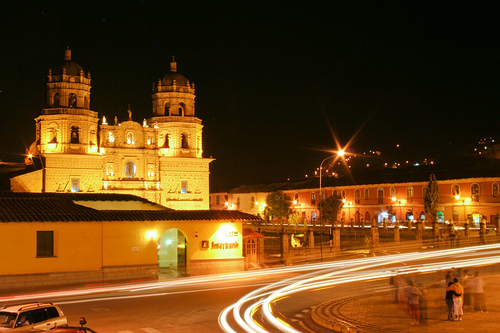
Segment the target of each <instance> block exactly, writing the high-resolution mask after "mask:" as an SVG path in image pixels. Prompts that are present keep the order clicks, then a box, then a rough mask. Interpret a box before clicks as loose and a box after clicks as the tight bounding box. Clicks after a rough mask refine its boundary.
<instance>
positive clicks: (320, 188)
mask: <svg viewBox="0 0 500 333" xmlns="http://www.w3.org/2000/svg"><path fill="white" fill-rule="evenodd" d="M343 155H344V151H343V150H339V151H337V154H336V155H332V156H328V157H326V158H325V159H324V160H323V161H321V164H320V165H319V200H320V201H319V242H320V251H321V255H320V256H321V261H323V205H322V201H323V190H322V182H321V180H322V175H323V163H325V161H326V160H329V159H330V158H333V157H339V156H343Z"/></svg>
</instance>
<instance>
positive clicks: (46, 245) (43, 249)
mask: <svg viewBox="0 0 500 333" xmlns="http://www.w3.org/2000/svg"><path fill="white" fill-rule="evenodd" d="M36 256H37V257H53V256H54V231H37V232H36Z"/></svg>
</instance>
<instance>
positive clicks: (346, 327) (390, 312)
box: [311, 275, 500, 333]
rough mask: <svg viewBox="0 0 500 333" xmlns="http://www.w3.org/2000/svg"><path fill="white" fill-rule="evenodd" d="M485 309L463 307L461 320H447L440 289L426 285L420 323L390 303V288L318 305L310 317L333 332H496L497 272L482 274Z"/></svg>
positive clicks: (499, 316)
mask: <svg viewBox="0 0 500 333" xmlns="http://www.w3.org/2000/svg"><path fill="white" fill-rule="evenodd" d="M482 278H483V280H484V282H485V283H486V286H485V288H484V289H485V297H486V307H487V309H488V313H476V312H474V308H473V306H470V307H464V316H463V320H462V321H448V320H447V306H446V303H445V293H444V289H443V288H442V287H439V286H433V287H429V288H427V303H428V305H427V311H423V313H422V314H421V317H423V318H425V312H427V316H426V317H427V318H428V319H427V320H425V319H422V320H421V323H420V325H412V324H411V320H410V316H409V314H408V312H407V310H406V308H405V306H404V305H402V304H395V303H393V302H392V301H393V295H392V293H391V292H380V293H375V294H370V295H359V296H355V297H348V298H344V299H340V300H332V301H329V302H325V303H322V304H320V305H318V306H317V307H316V308H315V309H314V310H313V312H312V313H311V315H312V317H313V320H314V321H315V322H316V323H317V324H320V325H321V326H323V327H325V328H327V329H329V330H330V331H335V332H380V333H381V332H431V333H434V332H435V333H442V332H450V331H453V332H454V333H456V332H467V333H470V332H497V331H498V330H499V329H500V297H498V295H499V293H500V275H484V276H482Z"/></svg>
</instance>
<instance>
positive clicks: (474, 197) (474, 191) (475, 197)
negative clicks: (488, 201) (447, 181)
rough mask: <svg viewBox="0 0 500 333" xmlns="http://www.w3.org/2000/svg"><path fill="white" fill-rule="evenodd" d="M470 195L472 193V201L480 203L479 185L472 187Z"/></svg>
mask: <svg viewBox="0 0 500 333" xmlns="http://www.w3.org/2000/svg"><path fill="white" fill-rule="evenodd" d="M470 193H471V199H472V201H474V202H478V201H479V185H478V184H472V185H471V187H470Z"/></svg>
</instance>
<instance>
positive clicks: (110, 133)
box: [108, 132, 115, 143]
mask: <svg viewBox="0 0 500 333" xmlns="http://www.w3.org/2000/svg"><path fill="white" fill-rule="evenodd" d="M108 141H109V142H110V143H113V142H115V135H114V134H113V132H108Z"/></svg>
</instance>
